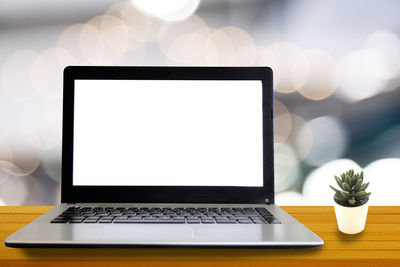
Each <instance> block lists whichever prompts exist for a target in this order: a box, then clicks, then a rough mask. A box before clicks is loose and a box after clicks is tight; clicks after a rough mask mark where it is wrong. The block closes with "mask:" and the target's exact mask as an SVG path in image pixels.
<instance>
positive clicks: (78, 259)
mask: <svg viewBox="0 0 400 267" xmlns="http://www.w3.org/2000/svg"><path fill="white" fill-rule="evenodd" d="M51 208H52V207H29V206H25V207H24V206H21V207H7V206H0V239H1V244H0V266H8V265H13V266H54V265H55V264H57V266H85V267H89V266H153V265H157V266H193V265H195V266H267V265H271V266H303V265H304V266H389V265H392V266H400V207H399V206H392V207H382V206H380V207H370V208H369V213H368V218H367V225H366V229H365V230H364V232H362V233H361V234H358V235H345V234H342V233H341V232H339V231H338V229H337V224H336V218H335V214H334V210H333V207H282V208H283V209H284V210H286V211H287V212H288V213H290V214H291V215H292V216H294V217H295V218H296V219H297V220H299V221H300V222H302V223H303V224H305V225H306V226H307V227H309V228H310V229H311V230H312V231H313V232H315V233H316V234H317V235H319V236H320V237H322V239H324V241H325V245H324V246H323V247H319V248H308V249H226V248H224V249H210V248H198V249H195V248H185V249H183V248H152V249H148V248H146V249H143V248H142V249H141V248H134V249H131V248H123V249H120V248H119V249H117V248H113V249H104V248H101V249H100V248H99V249H98V248H83V249H82V248H69V249H63V248H56V249H42V248H30V249H19V248H8V247H5V246H4V239H5V238H6V237H7V236H9V235H10V234H12V233H13V232H15V231H16V230H18V229H19V228H21V227H22V226H24V225H25V224H27V223H29V222H31V221H32V220H34V219H35V218H37V217H38V216H39V215H41V214H43V213H44V212H46V211H48V210H49V209H51Z"/></svg>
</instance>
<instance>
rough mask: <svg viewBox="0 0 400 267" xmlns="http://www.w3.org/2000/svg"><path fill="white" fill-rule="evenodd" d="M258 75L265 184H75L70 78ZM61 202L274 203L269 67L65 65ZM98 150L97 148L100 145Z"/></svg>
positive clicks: (251, 77) (238, 77) (254, 77)
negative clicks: (260, 89) (258, 185)
mask: <svg viewBox="0 0 400 267" xmlns="http://www.w3.org/2000/svg"><path fill="white" fill-rule="evenodd" d="M76 79H80V80H82V79H96V80H102V79H104V80H107V79H119V80H135V79H136V80H261V82H262V111H263V186H262V187H236V186H232V187H229V186H226V187H225V186H74V185H73V130H74V128H73V127H74V90H75V89H74V80H76ZM62 133H63V135H62V171H61V177H62V179H61V185H62V187H61V202H62V203H221V204H223V203H254V204H265V203H268V204H274V201H275V200H274V164H273V162H274V152H273V145H274V144H273V85H272V70H271V69H270V68H269V67H119V66H118V67H117V66H112V67H111V66H68V67H66V68H65V69H64V92H63V128H62ZM99 150H101V148H99Z"/></svg>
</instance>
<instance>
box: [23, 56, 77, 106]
mask: <svg viewBox="0 0 400 267" xmlns="http://www.w3.org/2000/svg"><path fill="white" fill-rule="evenodd" d="M75 63H76V60H75V58H74V57H73V56H72V55H71V54H70V53H69V52H68V51H67V50H65V49H62V48H51V49H48V50H45V51H43V52H42V53H40V55H39V56H38V57H37V58H36V60H35V61H34V62H33V64H32V70H31V73H30V74H31V75H30V76H31V79H32V82H33V86H34V88H35V90H36V91H37V92H38V93H39V94H41V95H42V96H44V97H46V98H49V99H61V97H62V88H63V73H64V72H63V71H64V68H65V67H66V66H69V65H75Z"/></svg>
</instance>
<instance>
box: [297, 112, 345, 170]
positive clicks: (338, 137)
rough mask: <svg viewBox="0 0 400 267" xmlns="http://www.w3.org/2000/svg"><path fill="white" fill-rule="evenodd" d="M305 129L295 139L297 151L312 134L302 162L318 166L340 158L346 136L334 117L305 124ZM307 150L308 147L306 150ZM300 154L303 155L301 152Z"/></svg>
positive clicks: (343, 128)
mask: <svg viewBox="0 0 400 267" xmlns="http://www.w3.org/2000/svg"><path fill="white" fill-rule="evenodd" d="M306 127H307V128H304V126H303V128H301V129H300V131H299V134H298V135H297V137H296V148H297V151H301V150H302V149H305V148H304V144H305V143H307V142H308V140H309V129H310V128H311V132H312V146H311V150H310V151H309V153H308V155H307V156H306V157H305V159H304V161H305V162H306V163H308V164H310V165H314V166H319V165H322V164H324V163H326V162H329V161H332V160H334V159H337V158H340V157H341V156H342V155H343V154H344V152H345V151H346V149H347V144H348V135H347V131H346V128H345V126H344V124H343V123H342V122H341V121H340V120H339V119H338V118H336V117H333V116H323V117H318V118H315V119H312V120H310V121H308V122H307V126H306ZM306 149H307V150H308V147H307V148H306ZM301 154H305V153H304V152H301Z"/></svg>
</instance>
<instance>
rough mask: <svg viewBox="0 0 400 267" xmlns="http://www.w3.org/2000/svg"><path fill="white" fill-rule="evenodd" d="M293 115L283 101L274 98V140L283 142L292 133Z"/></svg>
mask: <svg viewBox="0 0 400 267" xmlns="http://www.w3.org/2000/svg"><path fill="white" fill-rule="evenodd" d="M291 129H292V116H291V114H290V113H289V111H288V109H287V108H286V106H285V105H284V104H282V102H280V101H279V100H277V99H274V142H275V143H283V142H285V140H286V139H287V138H288V136H289V135H290V132H291Z"/></svg>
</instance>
